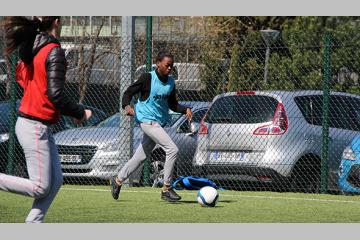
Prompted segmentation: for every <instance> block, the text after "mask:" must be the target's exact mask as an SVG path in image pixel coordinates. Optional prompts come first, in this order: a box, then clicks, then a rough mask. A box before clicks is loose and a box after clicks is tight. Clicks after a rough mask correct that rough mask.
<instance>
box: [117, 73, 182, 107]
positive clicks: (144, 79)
mask: <svg viewBox="0 0 360 240" xmlns="http://www.w3.org/2000/svg"><path fill="white" fill-rule="evenodd" d="M155 72H156V75H157V77H158V78H159V79H160V81H162V82H163V83H166V82H167V81H168V77H167V76H165V77H163V76H161V75H160V74H159V73H158V72H157V71H156V70H155ZM150 92H151V74H150V73H144V74H142V75H141V76H140V77H139V79H138V80H137V81H136V82H134V83H133V84H132V85H131V86H129V87H128V88H127V89H126V91H125V92H124V95H123V98H122V100H121V102H122V108H123V109H124V108H125V107H126V106H127V105H130V101H131V99H132V98H133V96H134V95H136V94H138V93H140V99H141V101H145V100H146V99H147V98H148V97H149V96H150ZM168 101H169V102H168V103H169V108H170V109H171V110H172V111H174V112H178V113H184V114H185V113H186V109H187V107H184V106H182V105H180V104H179V103H178V101H177V99H176V91H175V87H174V89H173V90H172V91H171V93H170V96H169V100H168Z"/></svg>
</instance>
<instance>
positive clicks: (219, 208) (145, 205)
mask: <svg viewBox="0 0 360 240" xmlns="http://www.w3.org/2000/svg"><path fill="white" fill-rule="evenodd" d="M219 193H220V197H219V202H218V204H217V205H216V207H214V208H206V207H201V206H200V205H199V204H198V203H197V201H196V194H197V192H196V191H179V194H180V195H181V196H182V200H181V201H180V202H178V203H168V202H164V201H162V200H160V189H153V188H138V187H130V188H129V187H123V189H122V192H121V194H120V198H119V200H118V201H115V200H114V199H112V197H111V194H110V192H109V187H107V186H75V185H64V186H63V187H62V188H61V190H60V192H59V194H58V195H57V197H56V198H55V201H54V202H53V204H52V206H51V207H50V210H49V211H48V214H47V216H46V219H45V222H47V223H52V222H56V223H285V222H288V223H333V222H335V223H349V222H356V223H358V222H360V196H341V195H339V196H337V195H328V194H301V193H275V192H238V191H219ZM31 204H32V199H31V198H28V197H24V196H20V195H16V194H13V193H7V192H2V191H0V213H1V214H0V222H1V223H22V222H24V219H25V217H26V215H27V213H28V211H29V209H30V208H31Z"/></svg>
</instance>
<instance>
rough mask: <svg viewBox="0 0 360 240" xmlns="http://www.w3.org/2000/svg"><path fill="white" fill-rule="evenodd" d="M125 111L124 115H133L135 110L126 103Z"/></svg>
mask: <svg viewBox="0 0 360 240" xmlns="http://www.w3.org/2000/svg"><path fill="white" fill-rule="evenodd" d="M125 113H126V115H128V116H134V115H135V111H134V109H133V108H132V107H131V106H130V105H127V106H126V107H125Z"/></svg>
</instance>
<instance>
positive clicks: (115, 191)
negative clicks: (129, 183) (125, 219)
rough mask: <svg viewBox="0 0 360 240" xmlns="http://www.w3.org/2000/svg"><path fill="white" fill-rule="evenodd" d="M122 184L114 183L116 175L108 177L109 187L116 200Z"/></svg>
mask: <svg viewBox="0 0 360 240" xmlns="http://www.w3.org/2000/svg"><path fill="white" fill-rule="evenodd" d="M121 186H122V185H120V186H119V185H118V184H117V183H116V177H112V178H110V188H111V195H112V197H113V198H114V199H115V200H117V199H118V198H119V194H120V190H121Z"/></svg>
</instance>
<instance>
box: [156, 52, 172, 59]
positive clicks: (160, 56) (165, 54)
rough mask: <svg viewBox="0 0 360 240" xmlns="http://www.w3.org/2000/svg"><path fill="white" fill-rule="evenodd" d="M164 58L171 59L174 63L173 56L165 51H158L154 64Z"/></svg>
mask: <svg viewBox="0 0 360 240" xmlns="http://www.w3.org/2000/svg"><path fill="white" fill-rule="evenodd" d="M166 57H168V58H171V59H172V60H173V61H174V55H172V54H171V53H169V52H166V51H160V52H159V53H158V55H157V58H156V62H161V61H162V60H163V59H164V58H166Z"/></svg>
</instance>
